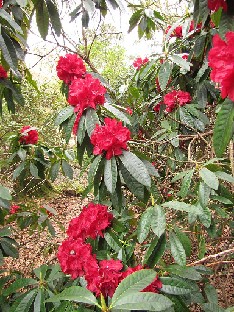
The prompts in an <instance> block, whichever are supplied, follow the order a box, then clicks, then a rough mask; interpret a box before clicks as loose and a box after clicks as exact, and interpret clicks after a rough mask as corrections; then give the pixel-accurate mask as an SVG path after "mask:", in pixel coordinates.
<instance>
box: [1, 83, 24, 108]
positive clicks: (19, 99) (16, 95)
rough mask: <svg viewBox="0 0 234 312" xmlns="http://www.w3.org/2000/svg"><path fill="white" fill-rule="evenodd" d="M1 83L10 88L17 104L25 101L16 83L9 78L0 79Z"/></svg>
mask: <svg viewBox="0 0 234 312" xmlns="http://www.w3.org/2000/svg"><path fill="white" fill-rule="evenodd" d="M1 84H3V85H4V86H5V87H6V88H8V89H10V90H11V91H12V94H13V97H14V100H15V101H16V102H17V103H18V104H20V105H24V103H25V101H24V97H23V95H22V93H21V91H20V89H19V87H17V85H16V84H14V83H12V82H11V81H10V80H9V79H3V80H1Z"/></svg>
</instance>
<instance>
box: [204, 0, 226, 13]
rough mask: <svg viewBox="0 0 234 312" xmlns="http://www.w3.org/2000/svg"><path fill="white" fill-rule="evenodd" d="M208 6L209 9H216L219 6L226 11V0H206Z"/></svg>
mask: <svg viewBox="0 0 234 312" xmlns="http://www.w3.org/2000/svg"><path fill="white" fill-rule="evenodd" d="M208 8H209V9H210V10H211V11H218V9H219V8H222V9H223V10H224V11H227V2H226V0H208Z"/></svg>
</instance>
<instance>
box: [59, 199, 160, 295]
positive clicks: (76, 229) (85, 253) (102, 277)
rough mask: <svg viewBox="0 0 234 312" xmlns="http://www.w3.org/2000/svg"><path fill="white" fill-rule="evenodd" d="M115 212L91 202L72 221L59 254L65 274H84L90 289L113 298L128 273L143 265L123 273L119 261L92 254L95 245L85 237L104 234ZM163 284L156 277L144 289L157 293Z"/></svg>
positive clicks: (79, 275) (137, 269) (77, 275)
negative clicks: (102, 258)
mask: <svg viewBox="0 0 234 312" xmlns="http://www.w3.org/2000/svg"><path fill="white" fill-rule="evenodd" d="M112 219H113V215H112V214H111V213H110V212H108V210H107V206H104V205H100V204H94V203H90V204H89V205H88V206H87V207H85V208H84V209H83V210H82V212H81V214H80V215H79V216H78V217H77V218H75V219H73V220H71V222H70V224H69V227H68V230H67V234H68V238H67V239H65V240H64V241H63V242H62V244H61V245H60V247H59V249H58V253H57V257H58V260H59V263H60V266H61V269H62V271H63V272H64V273H66V274H69V275H71V277H72V278H73V279H75V278H77V277H81V276H83V277H84V278H85V280H86V282H87V288H88V289H89V290H90V291H92V292H94V293H95V294H96V296H100V295H101V294H102V295H103V296H104V297H112V296H113V294H114V292H115V290H116V288H117V287H118V285H119V283H120V282H121V281H122V280H123V279H124V278H125V277H127V276H128V275H130V274H131V273H133V272H135V271H139V270H141V269H143V267H142V266H140V265H139V266H137V267H134V268H128V269H127V270H126V271H125V272H123V271H122V270H123V264H122V262H121V261H120V260H115V259H108V260H101V261H98V260H97V258H96V255H95V254H93V253H92V247H91V245H90V244H88V243H87V242H86V241H85V240H86V239H87V238H92V239H95V238H97V236H98V235H100V236H102V237H103V231H104V230H105V229H106V228H107V227H108V226H109V225H110V223H111V221H112ZM161 287H162V283H161V282H160V280H158V278H157V277H156V278H155V280H154V281H153V283H152V284H150V285H149V286H147V290H146V288H145V289H143V290H142V291H150V292H158V289H159V288H161Z"/></svg>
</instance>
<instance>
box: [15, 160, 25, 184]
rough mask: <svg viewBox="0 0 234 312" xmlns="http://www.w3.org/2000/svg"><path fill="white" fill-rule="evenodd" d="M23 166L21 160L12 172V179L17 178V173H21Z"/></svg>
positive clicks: (23, 163)
mask: <svg viewBox="0 0 234 312" xmlns="http://www.w3.org/2000/svg"><path fill="white" fill-rule="evenodd" d="M24 166H25V162H22V163H21V164H20V165H19V166H18V167H16V168H15V170H14V172H13V180H14V179H17V178H18V177H19V175H20V174H21V172H22V171H23V169H24Z"/></svg>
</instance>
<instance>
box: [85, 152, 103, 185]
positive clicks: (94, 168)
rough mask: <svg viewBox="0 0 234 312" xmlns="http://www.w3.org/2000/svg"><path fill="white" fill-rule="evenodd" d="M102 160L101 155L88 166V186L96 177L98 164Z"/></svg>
mask: <svg viewBox="0 0 234 312" xmlns="http://www.w3.org/2000/svg"><path fill="white" fill-rule="evenodd" d="M101 160H102V155H98V156H96V157H95V158H94V160H93V162H92V163H91V165H90V168H89V172H88V182H89V184H91V183H93V179H94V177H95V175H96V172H97V170H98V167H99V164H100V162H101Z"/></svg>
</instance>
